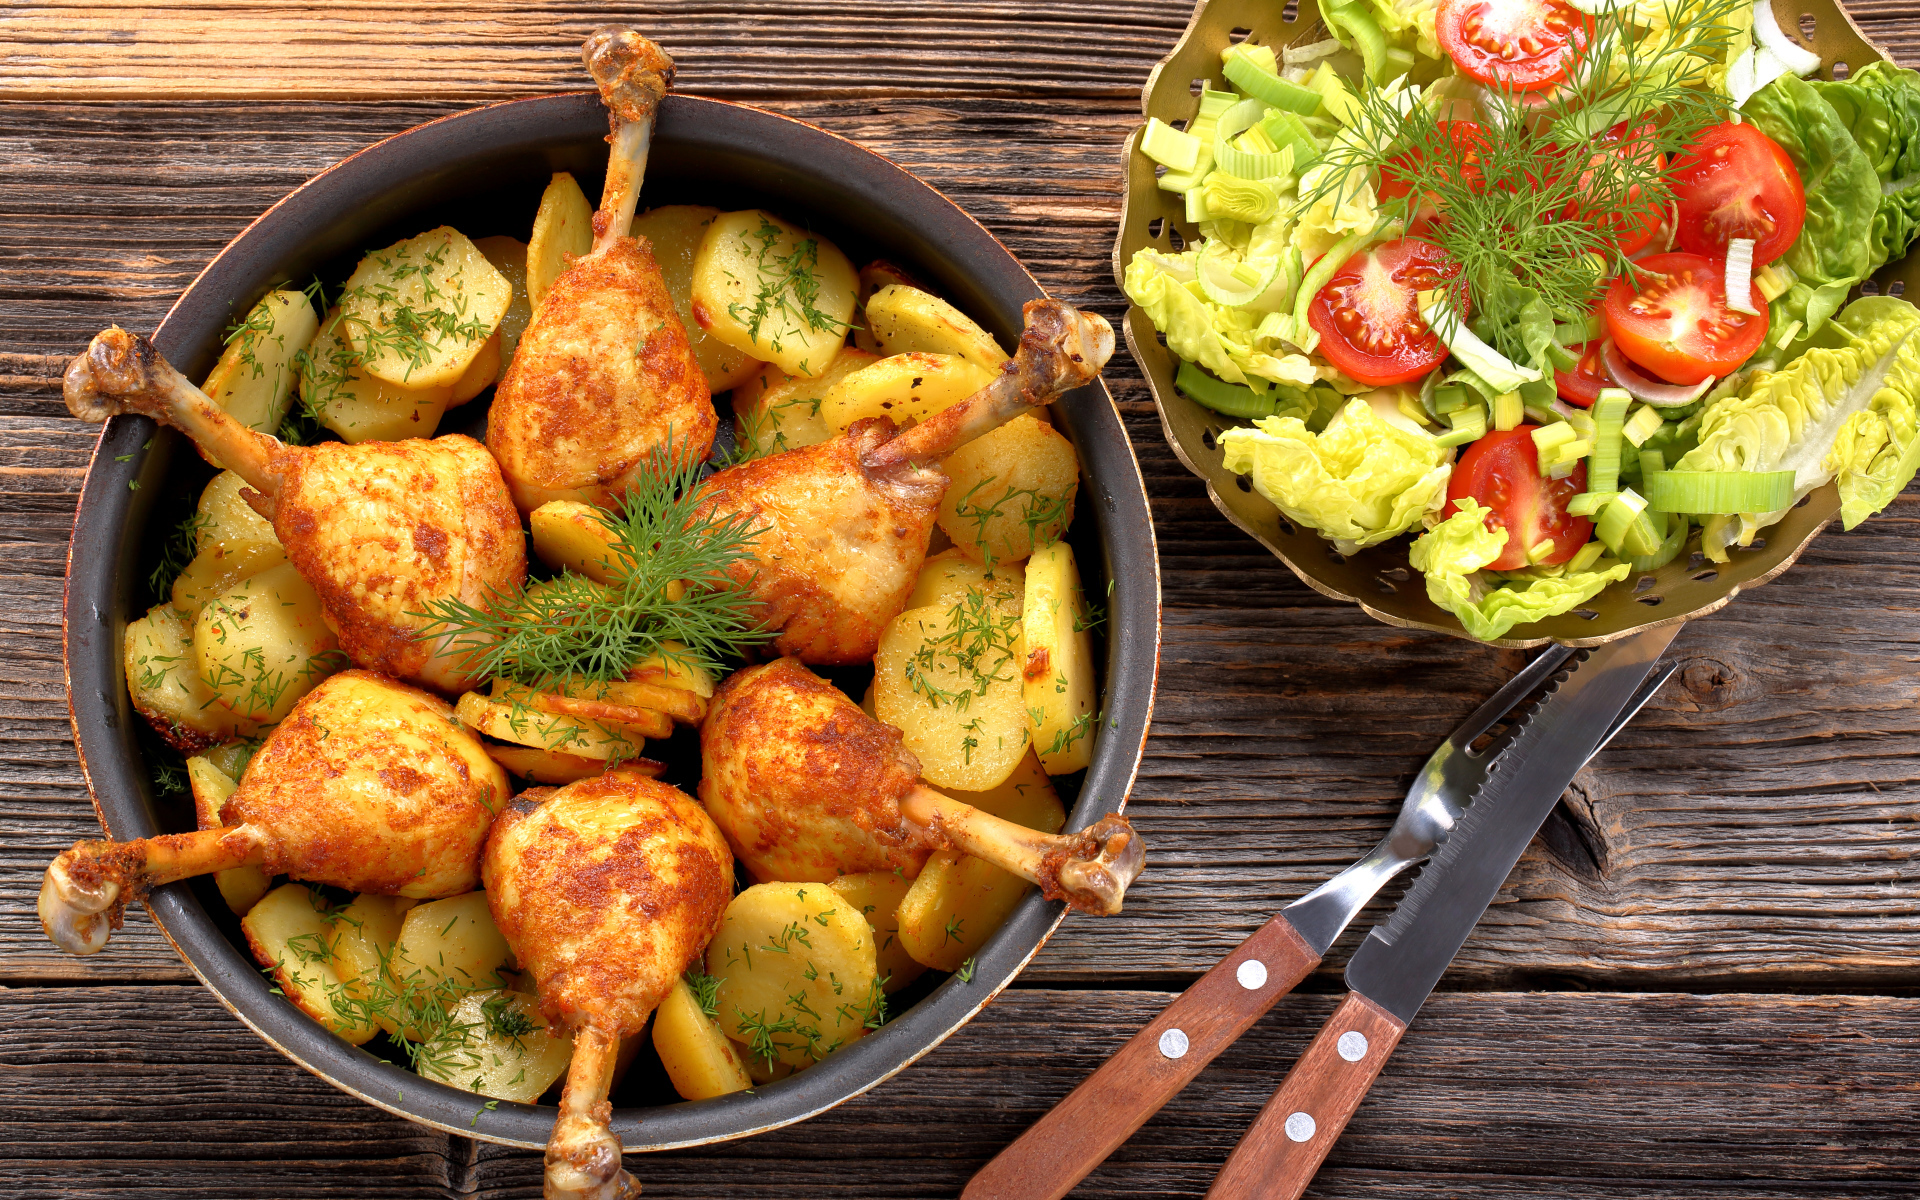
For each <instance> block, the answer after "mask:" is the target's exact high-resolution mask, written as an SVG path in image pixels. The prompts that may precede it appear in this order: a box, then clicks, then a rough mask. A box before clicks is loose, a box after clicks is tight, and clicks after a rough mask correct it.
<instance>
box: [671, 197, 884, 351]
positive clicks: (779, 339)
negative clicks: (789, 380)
mask: <svg viewBox="0 0 1920 1200" xmlns="http://www.w3.org/2000/svg"><path fill="white" fill-rule="evenodd" d="M858 287H859V280H858V278H857V277H856V276H855V275H854V271H853V264H852V263H850V262H848V261H847V256H846V255H844V254H842V253H840V248H839V247H838V246H835V245H834V244H833V243H832V242H829V241H827V240H825V239H824V238H818V237H814V236H812V235H810V234H808V233H807V232H806V231H805V230H803V229H800V228H799V227H798V226H794V225H790V224H788V223H787V222H785V221H782V220H781V219H780V218H778V217H776V216H774V215H773V214H771V213H766V212H761V211H760V210H758V209H748V210H746V211H743V212H731V213H724V214H722V215H721V216H718V217H715V218H714V221H713V224H711V225H709V226H707V232H706V234H705V235H704V236H703V237H701V239H700V249H699V251H698V252H697V253H696V255H695V257H694V264H693V320H694V324H696V325H698V326H699V327H700V328H702V329H704V330H706V331H707V332H708V333H710V334H712V335H713V336H714V337H716V338H718V339H719V340H720V341H722V342H724V343H726V344H727V345H729V346H732V347H733V348H734V349H736V350H739V351H741V352H742V353H744V354H748V355H751V356H752V357H754V358H757V359H759V360H760V361H761V362H770V363H774V364H775V365H777V366H778V367H779V368H780V369H781V370H782V371H785V372H787V373H788V374H789V375H807V376H815V375H823V374H825V373H826V371H827V368H828V367H829V366H831V365H832V364H833V359H834V356H835V355H836V354H838V353H839V352H840V347H841V346H842V345H843V344H845V342H846V340H847V330H848V329H849V327H850V318H851V317H852V316H853V302H854V294H855V292H856V290H857V289H858Z"/></svg>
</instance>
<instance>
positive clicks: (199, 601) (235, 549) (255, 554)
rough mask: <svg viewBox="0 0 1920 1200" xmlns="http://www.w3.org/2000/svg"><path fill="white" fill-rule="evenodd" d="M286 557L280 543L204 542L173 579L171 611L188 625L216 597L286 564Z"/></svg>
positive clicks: (204, 540)
mask: <svg viewBox="0 0 1920 1200" xmlns="http://www.w3.org/2000/svg"><path fill="white" fill-rule="evenodd" d="M286 561H287V555H286V552H285V551H284V550H282V549H281V548H280V543H279V542H255V541H229V542H216V541H212V540H210V539H203V541H202V545H201V548H200V553H198V554H196V555H194V556H193V561H192V562H190V563H188V564H187V566H186V569H185V570H183V571H181V572H180V574H178V575H176V576H174V579H173V607H174V608H175V609H177V610H179V613H180V615H181V616H182V617H184V618H185V619H186V620H187V621H189V622H192V621H194V620H196V619H198V618H199V616H200V610H201V609H202V608H205V607H206V605H207V602H208V601H210V600H212V599H214V598H215V597H217V596H224V595H226V594H227V593H228V592H230V591H232V590H234V589H235V588H237V587H239V586H240V585H241V584H243V583H245V582H246V581H247V580H249V579H252V578H253V577H254V576H255V575H259V574H261V573H263V572H266V571H271V570H272V569H273V568H275V567H278V566H281V565H283V564H285V563H286Z"/></svg>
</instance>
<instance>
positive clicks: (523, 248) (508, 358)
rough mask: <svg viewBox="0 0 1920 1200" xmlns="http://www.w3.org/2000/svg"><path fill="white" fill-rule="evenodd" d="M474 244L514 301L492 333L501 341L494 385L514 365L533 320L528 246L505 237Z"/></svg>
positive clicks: (491, 238) (482, 239) (485, 238)
mask: <svg viewBox="0 0 1920 1200" xmlns="http://www.w3.org/2000/svg"><path fill="white" fill-rule="evenodd" d="M473 244H474V245H475V246H477V247H479V249H480V253H482V254H484V255H486V256H487V261H488V262H490V263H492V264H493V269H494V270H496V271H498V272H500V274H502V275H504V276H506V279H507V282H508V283H509V284H511V285H513V299H512V300H511V301H510V302H509V303H508V304H507V311H506V312H505V313H503V314H502V315H501V317H500V327H499V328H498V329H495V330H494V331H493V332H494V336H495V337H497V338H499V339H500V375H499V376H496V377H495V380H494V381H495V382H496V383H497V382H499V379H500V377H501V376H504V375H506V373H507V364H508V363H510V362H512V361H513V352H514V349H515V348H516V347H518V346H519V345H520V335H521V334H523V333H525V332H526V331H527V322H528V321H531V320H532V319H533V301H532V300H531V299H530V298H529V297H528V295H527V244H526V243H525V242H523V241H521V240H520V239H519V238H510V237H506V236H504V235H495V236H493V237H483V238H475V239H474V240H473Z"/></svg>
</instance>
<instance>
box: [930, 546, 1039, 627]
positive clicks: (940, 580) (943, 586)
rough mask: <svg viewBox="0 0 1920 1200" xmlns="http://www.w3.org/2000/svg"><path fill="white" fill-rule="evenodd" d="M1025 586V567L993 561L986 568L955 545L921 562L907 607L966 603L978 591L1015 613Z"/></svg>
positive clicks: (1023, 596) (1024, 594)
mask: <svg viewBox="0 0 1920 1200" xmlns="http://www.w3.org/2000/svg"><path fill="white" fill-rule="evenodd" d="M1026 587H1027V572H1026V568H1025V567H1023V566H1021V565H1020V564H1019V563H1017V562H1016V563H995V564H994V565H993V567H992V568H988V567H986V566H984V565H982V564H980V563H977V562H975V561H974V560H973V559H971V558H969V557H967V555H966V553H965V552H964V551H962V550H960V549H958V548H957V547H956V548H950V549H947V550H942V551H941V552H940V553H938V554H935V555H932V556H931V557H929V558H928V559H927V560H926V562H924V563H923V564H921V567H920V577H919V578H918V579H915V580H914V581H913V594H912V595H910V596H908V597H907V607H908V608H952V607H953V606H954V605H956V604H962V603H965V602H966V600H967V596H968V595H969V594H970V593H973V592H978V593H979V594H980V595H982V596H984V597H985V598H986V600H987V602H988V603H990V604H992V605H993V606H994V607H995V608H1010V609H1012V610H1014V611H1015V612H1018V611H1019V609H1020V605H1021V603H1022V602H1023V600H1024V598H1025V596H1026Z"/></svg>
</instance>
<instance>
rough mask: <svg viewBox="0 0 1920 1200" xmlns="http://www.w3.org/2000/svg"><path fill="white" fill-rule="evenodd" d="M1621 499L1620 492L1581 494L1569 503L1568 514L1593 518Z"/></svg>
mask: <svg viewBox="0 0 1920 1200" xmlns="http://www.w3.org/2000/svg"><path fill="white" fill-rule="evenodd" d="M1619 497H1620V493H1619V492H1581V493H1580V494H1579V495H1578V496H1575V497H1573V499H1571V500H1569V501H1567V512H1568V513H1569V514H1570V515H1572V516H1576V517H1591V516H1592V515H1593V514H1595V513H1597V512H1599V511H1600V510H1601V509H1603V508H1605V507H1606V506H1607V505H1609V504H1612V503H1613V502H1614V501H1615V500H1617V499H1619Z"/></svg>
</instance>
